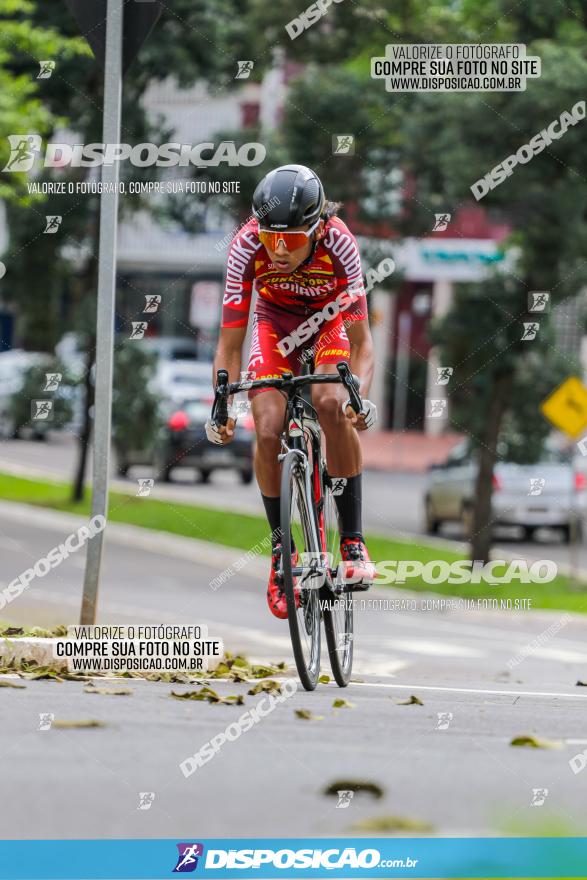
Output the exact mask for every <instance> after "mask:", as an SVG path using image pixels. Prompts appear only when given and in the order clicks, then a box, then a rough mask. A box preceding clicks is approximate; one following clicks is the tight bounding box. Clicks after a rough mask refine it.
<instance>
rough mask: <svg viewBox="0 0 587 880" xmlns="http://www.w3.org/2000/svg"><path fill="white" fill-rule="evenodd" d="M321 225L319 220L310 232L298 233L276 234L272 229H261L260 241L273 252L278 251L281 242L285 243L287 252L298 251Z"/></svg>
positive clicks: (302, 231) (299, 231)
mask: <svg viewBox="0 0 587 880" xmlns="http://www.w3.org/2000/svg"><path fill="white" fill-rule="evenodd" d="M319 223H320V220H319V219H318V220H317V221H316V223H314V225H313V226H311V227H310V228H309V229H308V230H303V229H302V230H298V231H296V232H287V231H281V232H274V231H273V230H272V229H259V241H260V242H261V244H262V245H264V246H265V247H267V248H269V249H270V250H272V251H276V250H277V248H278V246H279V242H280V241H282V242H283V244H284V246H285V249H286V250H288V251H296V250H297V249H298V248H301V247H304V245H305V244H306V242H307V241H308V239H309V238H310V236H311V235H313V233H314V230H315V229H316V228H317V227H318V224H319Z"/></svg>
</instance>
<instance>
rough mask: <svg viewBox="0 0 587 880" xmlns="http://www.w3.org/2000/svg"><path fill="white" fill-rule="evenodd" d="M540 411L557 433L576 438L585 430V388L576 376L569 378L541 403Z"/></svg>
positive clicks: (586, 411)
mask: <svg viewBox="0 0 587 880" xmlns="http://www.w3.org/2000/svg"><path fill="white" fill-rule="evenodd" d="M540 409H541V410H542V414H543V415H544V416H546V418H547V419H548V420H549V422H552V424H553V425H554V426H555V428H558V429H559V431H563V432H564V433H565V434H568V435H569V437H578V436H579V434H581V433H582V431H584V430H585V428H587V388H586V387H585V385H583V383H582V382H581V380H580V379H578V378H577V377H576V376H570V377H569V378H568V379H565V381H564V382H563V384H562V385H559V386H558V388H557V389H556V391H553V392H552V394H551V395H550V397H547V398H546V400H545V401H543V403H542V404H541V407H540Z"/></svg>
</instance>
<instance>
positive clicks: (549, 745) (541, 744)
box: [510, 734, 563, 749]
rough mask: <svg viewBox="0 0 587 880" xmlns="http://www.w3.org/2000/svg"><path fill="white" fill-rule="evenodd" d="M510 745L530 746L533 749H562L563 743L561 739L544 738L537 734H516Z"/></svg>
mask: <svg viewBox="0 0 587 880" xmlns="http://www.w3.org/2000/svg"><path fill="white" fill-rule="evenodd" d="M510 746H528V747H529V748H531V749H562V747H563V744H562V742H560V741H559V740H554V739H542V738H540V737H537V736H529V735H526V734H523V735H522V736H515V737H514V738H513V740H512V741H511V742H510Z"/></svg>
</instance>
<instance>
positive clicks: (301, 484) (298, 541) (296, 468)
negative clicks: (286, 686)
mask: <svg viewBox="0 0 587 880" xmlns="http://www.w3.org/2000/svg"><path fill="white" fill-rule="evenodd" d="M304 461H305V462H307V459H306V457H305V455H303V454H302V453H299V452H297V451H293V450H292V451H290V452H288V454H287V455H286V457H285V459H284V461H283V469H282V473H281V531H282V535H281V546H282V548H283V552H282V554H281V564H282V568H283V578H284V589H285V595H286V599H287V619H288V623H289V632H290V636H291V643H292V647H293V653H294V658H295V661H296V667H297V670H298V675H299V676H300V681H301V682H302V685H303V686H304V687H305V689H306V690H307V691H313V690H314V688H315V687H316V685H317V683H318V677H319V675H320V604H319V601H318V595H319V590H318V589H316V588H315V587H312V586H309V587H304V586H303V583H302V581H303V578H302V577H301V576H300V574H299V573H298V575H297V576H296V575H294V573H293V565H292V555H291V552H289V549H290V546H295V548H296V551H297V553H298V565H297V566H296V567H297V568H301V566H302V562H303V564H304V567H307V566H308V561H309V560H319V558H320V557H319V554H320V545H319V543H318V537H317V532H316V527H315V520H314V511H313V508H312V499H311V498H308V495H307V491H306V479H305V470H304ZM292 539H293V541H292ZM302 554H307V555H305V556H302ZM306 583H308V584H310V583H311V581H310V579H309V578H308V579H307V580H306ZM294 587H295V588H296V590H297V589H299V597H300V600H299V607H298V608H296V601H295V593H294Z"/></svg>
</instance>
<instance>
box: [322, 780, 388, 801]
mask: <svg viewBox="0 0 587 880" xmlns="http://www.w3.org/2000/svg"><path fill="white" fill-rule="evenodd" d="M339 791H354V792H356V793H361V794H370V795H371V797H374V798H376V799H379V798H382V797H383V794H384V791H383V789H382V788H381V786H380V785H378V784H377V783H376V782H370V781H366V780H363V779H336V780H335V781H334V782H331V783H330V785H327V786H326V788H325V789H324V790H323V791H322V794H325V795H328V796H331V797H338V792H339Z"/></svg>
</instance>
